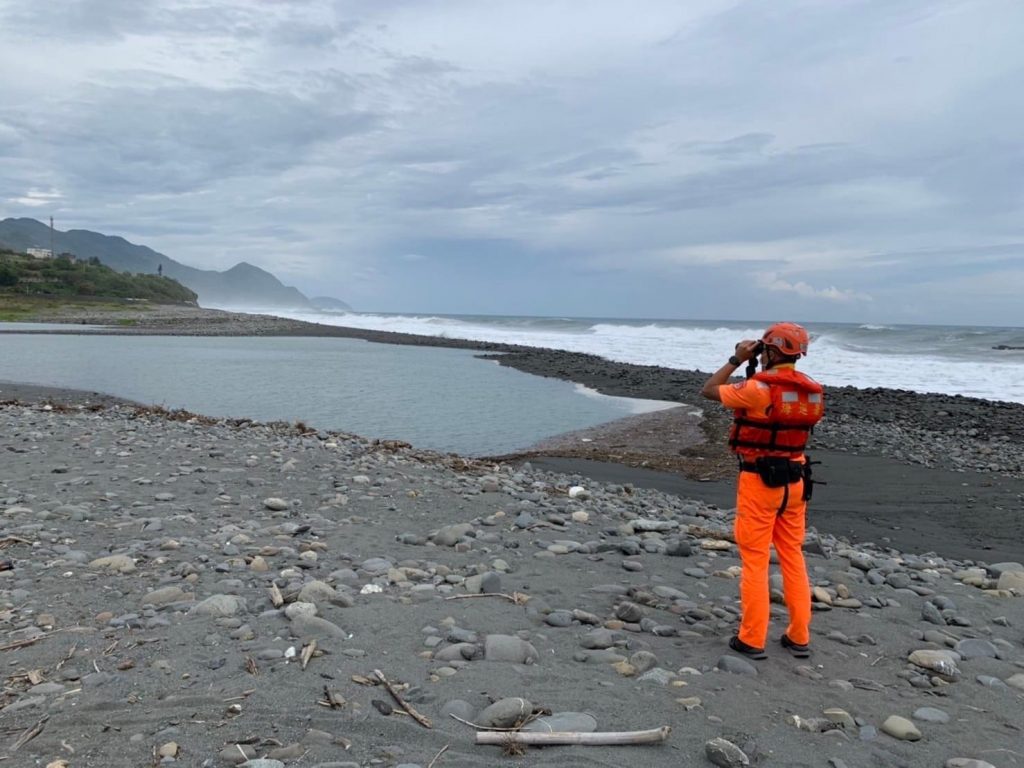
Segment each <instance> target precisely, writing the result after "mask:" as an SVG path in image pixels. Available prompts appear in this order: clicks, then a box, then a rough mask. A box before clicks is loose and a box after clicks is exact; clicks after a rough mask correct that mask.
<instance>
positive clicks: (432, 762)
mask: <svg viewBox="0 0 1024 768" xmlns="http://www.w3.org/2000/svg"><path fill="white" fill-rule="evenodd" d="M449 746H451V745H450V744H445V745H444V746H443V747H441V751H440V752H438V753H437V754H436V755H434V757H433V758H432V759H431V760H430V762H429V763H427V768H434V765H435V764H436V763H437V761H438V760H440V759H441V755H443V754H444V753H445V752H447V751H448V747H449Z"/></svg>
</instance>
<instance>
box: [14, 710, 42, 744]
mask: <svg viewBox="0 0 1024 768" xmlns="http://www.w3.org/2000/svg"><path fill="white" fill-rule="evenodd" d="M49 719H50V716H49V715H43V716H42V717H41V718H39V720H38V722H36V724H35V725H33V726H32V727H31V728H29V729H27V730H26V731H24V732H23V733H22V734H21V736H19V737H18V739H17V741H15V742H14V743H13V744H12V745H11V752H17V751H18V750H19V749H21V748H22V747H23V746H25V745H26V744H28V743H29V742H30V741H32V739H34V738H35V737H36V736H38V735H39V734H40V733H42V732H43V728H44V727H45V726H46V721H47V720H49Z"/></svg>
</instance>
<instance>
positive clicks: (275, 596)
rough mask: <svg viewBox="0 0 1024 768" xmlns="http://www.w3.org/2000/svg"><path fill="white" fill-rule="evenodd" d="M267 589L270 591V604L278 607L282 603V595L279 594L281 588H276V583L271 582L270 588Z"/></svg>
mask: <svg viewBox="0 0 1024 768" xmlns="http://www.w3.org/2000/svg"><path fill="white" fill-rule="evenodd" d="M268 591H269V592H270V603H271V605H273V606H274V607H275V608H280V607H281V606H282V605H284V596H283V595H282V594H281V590H280V589H279V588H278V586H277V584H273V583H271V585H270V589H269V590H268Z"/></svg>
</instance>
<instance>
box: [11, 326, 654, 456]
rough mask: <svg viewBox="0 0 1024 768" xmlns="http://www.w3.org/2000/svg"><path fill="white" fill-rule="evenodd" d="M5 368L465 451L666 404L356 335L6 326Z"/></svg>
mask: <svg viewBox="0 0 1024 768" xmlns="http://www.w3.org/2000/svg"><path fill="white" fill-rule="evenodd" d="M0 380H6V381H17V382H26V383H32V384H42V385H47V386H55V387H65V388H70V389H84V390H90V391H95V392H104V393H107V394H112V395H117V396H120V397H125V398H128V399H131V400H135V401H137V402H142V403H147V404H156V405H162V406H164V407H166V408H172V409H173V408H184V409H186V410H189V411H194V412H196V413H203V414H207V415H210V416H228V417H236V418H252V419H256V420H259V421H276V420H284V421H297V420H301V421H304V422H305V423H307V424H309V425H311V426H314V427H317V428H321V429H332V430H340V431H344V432H352V433H355V434H359V435H363V436H366V437H380V438H392V439H399V440H406V441H408V442H410V443H412V444H413V445H415V446H417V447H419V448H429V449H433V450H439V451H453V452H456V453H460V454H463V455H467V456H484V455H494V454H500V453H506V452H511V451H515V450H518V449H522V448H525V447H527V446H529V445H532V444H533V443H534V442H536V441H538V440H540V439H541V438H544V437H549V436H551V435H556V434H560V433H563V432H568V431H572V430H577V429H583V428H585V427H589V426H593V425H595V424H600V423H603V422H607V421H611V420H613V419H617V418H621V417H624V416H629V415H632V414H635V413H640V412H644V411H649V410H656V409H658V408H661V407H665V406H666V405H667V404H664V403H651V402H648V401H637V400H630V399H626V398H614V397H607V396H604V395H599V394H597V393H595V392H592V391H590V390H586V389H585V388H583V387H581V386H578V385H574V384H572V383H570V382H565V381H559V380H555V379H545V378H540V377H536V376H531V375H529V374H524V373H520V372H519V371H516V370H513V369H510V368H505V367H502V366H499V365H498V364H497V363H495V362H493V361H488V360H479V359H477V358H475V357H474V352H472V351H469V350H458V349H434V348H427V347H404V346H398V345H388V344H374V343H370V342H365V341H360V340H357V339H330V338H251V337H249V338H238V337H231V338H197V337H175V336H92V335H52V334H0ZM2 389H3V387H2V385H0V390H2Z"/></svg>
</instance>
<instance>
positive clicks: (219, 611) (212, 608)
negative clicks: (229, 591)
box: [189, 595, 245, 619]
mask: <svg viewBox="0 0 1024 768" xmlns="http://www.w3.org/2000/svg"><path fill="white" fill-rule="evenodd" d="M244 612H245V599H244V598H241V597H237V596H235V595H212V596H210V597H208V598H206V599H205V600H203V601H202V602H201V603H196V604H195V605H194V606H192V610H190V611H189V613H194V614H196V615H199V616H210V617H213V618H216V619H223V618H228V617H230V616H234V615H236V614H238V613H244Z"/></svg>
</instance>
